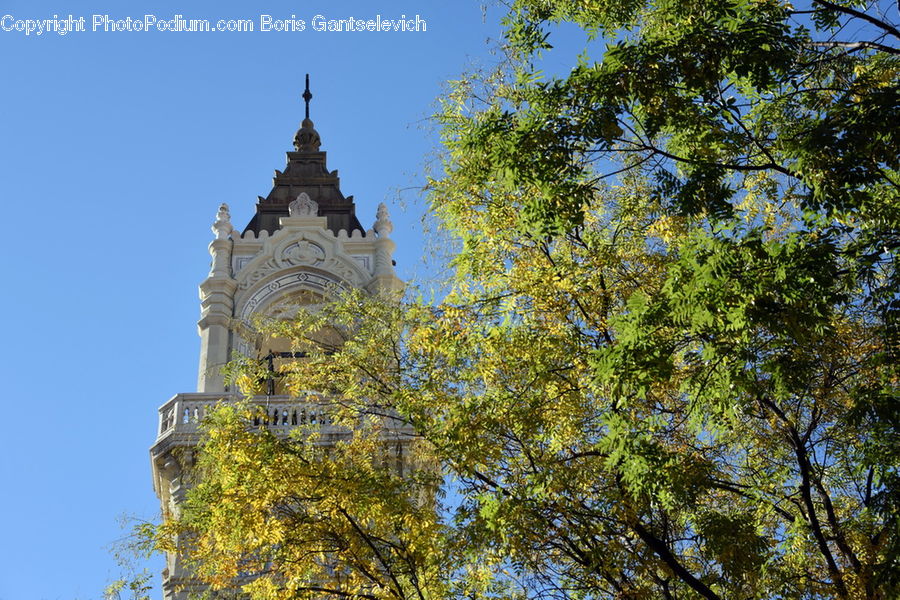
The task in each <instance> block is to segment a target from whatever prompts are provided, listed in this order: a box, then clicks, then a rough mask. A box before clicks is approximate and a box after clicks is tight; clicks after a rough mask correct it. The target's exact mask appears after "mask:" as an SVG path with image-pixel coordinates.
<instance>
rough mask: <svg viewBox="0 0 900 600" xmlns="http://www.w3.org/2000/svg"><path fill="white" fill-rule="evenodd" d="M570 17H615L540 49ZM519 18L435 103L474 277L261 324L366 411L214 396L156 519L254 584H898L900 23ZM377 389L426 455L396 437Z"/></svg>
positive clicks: (738, 588) (714, 17) (669, 592)
mask: <svg viewBox="0 0 900 600" xmlns="http://www.w3.org/2000/svg"><path fill="white" fill-rule="evenodd" d="M563 22H566V23H569V24H570V25H571V24H575V25H577V26H579V27H581V28H583V29H584V30H585V31H586V32H587V33H588V34H589V35H590V36H603V37H604V38H605V39H608V40H615V42H614V43H611V44H610V45H608V46H607V48H606V50H605V51H604V52H603V53H602V55H601V56H600V57H598V59H597V60H595V61H592V60H591V59H589V58H588V57H587V55H583V56H581V57H580V58H579V59H578V62H577V64H576V65H575V68H573V70H572V72H571V73H570V74H569V75H567V76H566V77H564V78H544V77H541V76H540V75H539V74H538V73H537V72H536V69H537V68H538V66H539V64H540V56H541V54H542V53H546V52H551V51H552V48H551V46H550V40H551V39H552V38H551V37H550V36H551V35H552V32H553V28H554V24H559V23H563ZM505 25H506V31H507V42H508V44H507V46H506V48H507V50H508V52H509V53H508V56H507V60H506V61H505V62H504V64H503V65H501V66H500V67H499V68H498V70H497V71H496V72H494V73H490V74H488V75H486V76H482V77H474V76H473V77H469V78H466V79H464V80H462V81H460V82H457V84H456V86H455V88H454V90H453V93H452V94H451V95H450V96H449V97H448V98H447V100H446V102H445V104H444V107H443V112H442V114H441V117H440V118H441V122H442V124H443V131H444V136H445V137H444V145H445V150H446V151H445V163H444V172H443V173H442V175H441V176H440V177H438V178H436V179H434V180H433V181H432V182H431V183H430V192H429V193H430V198H431V206H432V213H433V214H434V216H435V217H436V218H437V219H438V220H439V222H440V223H441V224H442V226H443V227H444V228H445V229H446V231H447V232H448V233H449V235H450V236H451V238H452V239H453V240H454V242H453V243H455V244H456V247H457V249H458V251H457V252H456V254H455V257H454V261H453V265H454V268H455V278H454V280H453V281H452V283H451V291H450V293H449V294H448V295H447V296H446V297H445V298H443V299H442V300H440V301H439V302H434V303H431V302H425V301H423V300H421V299H407V300H405V301H403V302H397V301H395V300H391V299H384V298H373V297H367V296H363V295H359V294H351V295H348V296H346V297H344V298H343V299H341V300H340V301H338V302H336V303H334V304H333V305H330V306H327V307H326V308H324V309H323V310H321V311H320V312H317V313H301V314H300V315H298V317H297V319H295V320H293V321H290V322H274V323H269V324H266V325H265V327H266V328H267V329H268V332H269V333H270V334H271V335H277V336H281V337H286V338H288V339H290V340H292V342H293V345H294V347H295V349H296V350H297V351H302V352H304V353H305V355H306V357H307V358H304V359H302V360H298V361H295V362H292V363H290V364H287V365H285V366H283V367H282V368H281V372H280V373H279V375H280V376H282V377H283V378H284V380H285V382H286V383H287V385H288V386H293V387H294V388H295V389H297V390H300V389H316V390H318V391H320V392H321V393H322V397H323V399H324V400H323V401H324V402H327V403H329V405H330V406H331V410H332V412H333V415H334V416H333V418H334V419H336V420H337V421H338V422H340V423H343V424H345V425H346V426H347V427H348V429H352V430H353V431H355V432H356V433H355V434H354V435H352V436H350V437H348V438H347V439H346V440H345V441H343V442H341V443H340V444H338V445H337V446H335V447H334V449H333V450H331V451H328V452H326V451H324V449H323V447H321V446H316V445H315V444H314V443H312V442H311V440H310V439H309V437H308V436H309V435H314V434H313V433H312V432H309V431H301V432H299V433H298V434H296V436H294V437H293V438H292V439H290V440H282V439H278V438H275V437H273V436H271V435H268V434H267V433H266V432H265V431H262V432H258V431H253V430H248V427H247V424H248V419H250V418H251V415H249V414H244V413H242V412H241V410H239V409H234V408H223V409H222V410H221V411H220V413H219V414H218V415H217V416H216V417H215V418H214V419H213V420H212V421H211V422H210V424H209V430H208V431H209V434H208V439H207V442H206V443H205V445H204V447H203V453H202V454H201V456H203V457H204V458H202V459H201V463H200V468H199V471H198V473H199V475H200V477H199V479H198V482H197V485H196V487H195V488H194V491H193V492H191V493H190V494H189V499H188V503H187V506H186V510H185V511H184V513H183V515H184V517H183V518H182V519H181V520H180V521H179V522H175V523H170V524H168V525H167V526H165V527H164V528H163V530H162V533H163V534H164V535H163V536H162V537H161V538H160V539H162V540H165V539H166V535H165V534H172V533H177V534H179V535H182V536H185V535H187V536H190V538H191V540H192V542H191V543H192V545H193V547H195V548H196V549H197V551H196V553H195V557H196V558H198V559H199V563H198V564H199V568H200V569H201V571H200V572H201V574H203V575H204V576H206V577H207V578H208V579H209V581H210V582H212V583H214V584H217V585H220V586H228V585H233V583H234V581H235V578H236V577H238V576H239V575H241V573H244V574H251V573H252V574H253V578H252V581H253V583H252V584H251V585H250V586H249V587H248V588H247V589H248V591H250V592H251V593H253V594H254V597H256V598H295V597H311V596H313V595H316V594H320V593H323V592H325V591H327V593H329V594H333V595H338V596H365V597H371V598H396V599H406V598H419V599H424V598H439V597H459V596H463V597H469V598H487V597H497V598H500V597H522V598H524V597H531V596H535V597H536V596H541V597H544V596H551V597H558V598H565V599H569V598H635V599H638V598H640V599H643V598H673V599H674V598H707V599H718V598H721V599H725V598H729V599H730V598H760V599H762V598H848V599H849V598H854V599H855V598H867V599H882V598H885V599H886V598H892V597H895V596H896V595H897V594H898V592H900V577H898V575H897V573H898V572H900V565H898V556H900V536H898V533H900V531H898V528H900V523H898V513H900V479H898V473H897V468H898V463H900V460H898V458H900V435H898V426H900V410H898V398H897V384H898V381H900V378H898V375H900V374H898V371H897V369H898V367H897V365H898V364H900V361H898V347H897V345H898V344H897V341H898V338H897V314H898V310H900V300H898V289H900V288H898V275H897V268H896V266H897V256H896V255H897V252H898V248H900V240H898V235H897V234H898V224H900V202H898V200H900V198H898V192H897V190H898V185H900V178H898V173H897V170H898V158H897V156H898V153H897V147H898V145H897V136H898V124H900V118H898V117H900V115H898V112H900V103H898V86H897V84H898V77H897V75H898V69H897V66H898V53H900V51H898V50H897V48H896V40H897V38H898V37H900V33H898V30H897V27H896V25H895V24H893V23H892V22H891V21H890V20H889V19H888V18H887V17H885V16H883V15H881V14H880V13H879V7H878V6H877V5H873V6H868V7H867V6H863V5H860V4H855V3H847V2H826V1H824V0H814V1H813V2H812V4H811V5H810V7H809V10H796V9H795V8H793V7H792V6H790V5H788V4H786V3H782V2H774V1H765V0H763V1H749V0H746V1H745V0H740V1H734V2H711V1H710V2H706V1H698V2H691V3H682V2H667V1H661V2H654V3H644V2H618V3H606V2H579V3H570V2H557V1H554V0H539V1H538V0H519V1H517V2H513V4H512V6H511V9H510V14H509V16H508V18H507V20H506V22H505ZM548 32H550V33H548ZM845 32H849V33H850V34H853V35H854V36H855V37H852V38H851V37H850V36H849V35H845ZM324 327H329V328H332V329H333V330H334V331H336V332H340V333H341V334H342V336H343V339H342V340H341V341H340V343H332V342H327V343H326V342H323V341H322V340H323V338H322V337H321V336H320V335H318V332H320V331H321V330H322V329H323V328H324ZM264 375H266V374H265V373H263V372H261V371H260V367H259V366H258V365H256V364H255V363H253V362H252V361H249V360H244V361H239V362H238V363H236V364H235V366H234V368H233V378H234V379H235V381H237V382H238V383H240V384H241V385H242V388H243V389H244V391H245V392H247V393H252V392H253V391H254V386H256V385H258V382H259V381H260V379H261V377H262V376H264ZM385 419H400V420H402V421H403V422H404V423H405V424H406V425H407V427H408V428H409V429H410V431H411V432H413V434H414V435H413V439H414V442H413V443H414V444H415V448H416V456H417V457H418V468H416V469H414V470H412V471H411V472H410V471H406V472H399V471H397V470H396V469H389V468H384V466H383V462H384V458H383V448H384V444H383V442H382V441H381V439H382V438H380V437H379V436H380V434H381V432H382V431H383V427H384V422H385ZM448 492H449V493H448Z"/></svg>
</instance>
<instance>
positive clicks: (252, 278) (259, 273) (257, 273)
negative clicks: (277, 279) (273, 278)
mask: <svg viewBox="0 0 900 600" xmlns="http://www.w3.org/2000/svg"><path fill="white" fill-rule="evenodd" d="M278 268H280V267H279V265H278V263H277V262H275V259H274V258H270V259H269V260H267V261H266V262H265V263H264V264H263V265H262V266H260V267H257V268H256V269H254V270H253V271H252V272H251V273H250V274H249V275H247V277H245V278H244V279H242V280H241V283H240V284H239V285H238V287H239V288H240V289H242V290H246V289H247V288H249V287H250V286H251V285H253V284H254V283H256V282H257V281H259V280H260V279H262V278H263V277H265V276H266V275H268V274H269V273H271V272H272V271H274V270H276V269H278Z"/></svg>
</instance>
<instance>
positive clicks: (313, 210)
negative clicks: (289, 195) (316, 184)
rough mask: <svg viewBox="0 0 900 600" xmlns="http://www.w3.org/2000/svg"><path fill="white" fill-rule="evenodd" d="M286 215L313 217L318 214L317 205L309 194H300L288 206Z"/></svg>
mask: <svg viewBox="0 0 900 600" xmlns="http://www.w3.org/2000/svg"><path fill="white" fill-rule="evenodd" d="M288 213H289V214H290V215H291V216H292V217H315V216H318V214H319V204H318V203H317V202H316V201H315V200H313V199H312V198H310V197H309V194H307V193H306V192H301V193H300V195H299V196H297V199H296V200H294V201H293V202H291V203H290V205H289V206H288Z"/></svg>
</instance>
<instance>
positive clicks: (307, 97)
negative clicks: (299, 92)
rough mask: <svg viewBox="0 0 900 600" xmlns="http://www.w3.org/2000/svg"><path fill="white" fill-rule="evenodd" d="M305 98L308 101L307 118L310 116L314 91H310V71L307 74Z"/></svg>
mask: <svg viewBox="0 0 900 600" xmlns="http://www.w3.org/2000/svg"><path fill="white" fill-rule="evenodd" d="M303 100H305V101H306V118H307V119H308V118H309V101H310V100H312V93H310V91H309V73H307V74H306V90H305V91H304V92H303Z"/></svg>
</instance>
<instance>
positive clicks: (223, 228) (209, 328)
mask: <svg viewBox="0 0 900 600" xmlns="http://www.w3.org/2000/svg"><path fill="white" fill-rule="evenodd" d="M212 230H213V233H215V234H216V237H215V239H214V240H213V241H212V243H210V245H209V253H210V255H211V256H212V264H211V266H210V271H209V277H207V278H206V281H204V282H203V283H201V284H200V321H198V322H197V332H198V333H199V334H200V368H199V373H198V376H197V391H198V392H224V391H225V382H224V379H223V377H222V373H221V371H222V367H224V366H225V364H226V363H228V359H229V347H230V342H229V336H230V324H231V318H232V315H233V311H234V292H235V290H236V289H237V281H235V280H234V278H232V276H231V249H232V246H233V244H234V242H232V240H231V238H230V237H229V236H230V235H231V232H232V231H234V228H233V227H232V226H231V215H229V213H228V205H227V204H222V205H221V206H220V207H219V212H218V214H217V215H216V222H215V223H213V226H212Z"/></svg>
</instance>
